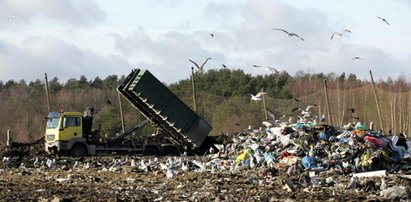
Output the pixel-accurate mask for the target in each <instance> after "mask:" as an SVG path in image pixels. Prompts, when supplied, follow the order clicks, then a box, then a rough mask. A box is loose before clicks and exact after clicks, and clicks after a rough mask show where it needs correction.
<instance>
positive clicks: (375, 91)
mask: <svg viewBox="0 0 411 202" xmlns="http://www.w3.org/2000/svg"><path fill="white" fill-rule="evenodd" d="M370 76H371V84H372V89H373V91H374V97H375V102H376V104H377V112H378V117H379V118H380V125H381V130H382V131H384V125H383V124H382V117H381V110H380V103H379V102H378V96H377V90H376V89H375V83H374V78H373V77H372V72H371V70H370Z"/></svg>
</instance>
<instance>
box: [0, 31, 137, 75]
mask: <svg viewBox="0 0 411 202" xmlns="http://www.w3.org/2000/svg"><path fill="white" fill-rule="evenodd" d="M130 69H131V66H130V64H129V63H128V62H127V60H126V59H124V58H122V57H119V56H110V57H107V58H106V57H103V56H100V55H96V54H94V53H91V52H88V51H83V50H81V49H79V48H77V47H75V46H73V45H69V44H67V43H65V42H64V41H61V40H59V39H56V38H54V37H30V38H27V39H25V40H24V41H23V42H22V44H21V47H17V46H14V45H10V44H7V43H5V42H2V41H0V72H2V74H1V75H0V80H3V81H7V80H11V79H13V80H20V79H25V80H26V81H31V80H35V79H41V78H43V77H44V76H43V75H44V73H46V72H47V73H48V75H49V76H50V77H54V76H57V77H58V78H59V80H60V81H65V80H67V79H68V78H79V77H80V76H81V75H87V76H88V77H90V79H93V78H94V77H96V76H99V77H100V78H105V77H106V76H107V75H110V74H116V75H123V74H127V73H128V72H129V71H130ZM5 75H7V77H4V76H5Z"/></svg>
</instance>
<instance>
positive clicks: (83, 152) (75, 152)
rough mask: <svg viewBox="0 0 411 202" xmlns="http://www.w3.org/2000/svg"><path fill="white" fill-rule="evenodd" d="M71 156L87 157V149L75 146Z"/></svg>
mask: <svg viewBox="0 0 411 202" xmlns="http://www.w3.org/2000/svg"><path fill="white" fill-rule="evenodd" d="M70 154H71V156H73V157H83V156H85V155H86V149H85V148H84V146H82V145H74V147H73V148H72V149H71V152H70Z"/></svg>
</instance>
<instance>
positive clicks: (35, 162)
mask: <svg viewBox="0 0 411 202" xmlns="http://www.w3.org/2000/svg"><path fill="white" fill-rule="evenodd" d="M33 166H34V167H39V166H40V161H39V157H37V156H36V159H35V160H34V162H33Z"/></svg>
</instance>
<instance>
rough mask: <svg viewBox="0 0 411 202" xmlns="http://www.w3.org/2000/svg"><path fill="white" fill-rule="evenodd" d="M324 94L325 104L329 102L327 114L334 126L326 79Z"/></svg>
mask: <svg viewBox="0 0 411 202" xmlns="http://www.w3.org/2000/svg"><path fill="white" fill-rule="evenodd" d="M324 93H325V102H327V113H328V116H329V119H330V124H331V125H334V124H333V118H332V116H331V110H330V102H329V100H328V91H327V80H325V79H324Z"/></svg>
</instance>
